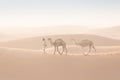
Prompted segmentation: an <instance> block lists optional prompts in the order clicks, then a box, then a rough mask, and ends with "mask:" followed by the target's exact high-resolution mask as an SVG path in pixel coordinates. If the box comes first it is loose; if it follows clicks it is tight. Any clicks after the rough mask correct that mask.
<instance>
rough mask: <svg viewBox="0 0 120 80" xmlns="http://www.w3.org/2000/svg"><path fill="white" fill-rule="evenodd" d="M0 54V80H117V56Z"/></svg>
mask: <svg viewBox="0 0 120 80" xmlns="http://www.w3.org/2000/svg"><path fill="white" fill-rule="evenodd" d="M0 51H3V52H0V53H1V55H0V80H120V76H119V74H120V63H119V61H120V55H102V56H99V55H96V56H93V55H92V56H83V55H81V56H80V55H75V56H73V55H68V56H65V55H62V56H60V55H48V54H47V55H42V52H40V51H30V50H21V49H15V48H14V49H13V48H5V47H4V48H0ZM4 51H6V52H4ZM38 52H40V53H38Z"/></svg>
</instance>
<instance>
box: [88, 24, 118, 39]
mask: <svg viewBox="0 0 120 80" xmlns="http://www.w3.org/2000/svg"><path fill="white" fill-rule="evenodd" d="M88 33H92V34H96V35H101V36H105V37H110V38H113V39H120V35H119V34H120V26H115V27H109V28H101V29H93V30H91V31H89V32H88Z"/></svg>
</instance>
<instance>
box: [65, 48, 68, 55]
mask: <svg viewBox="0 0 120 80" xmlns="http://www.w3.org/2000/svg"><path fill="white" fill-rule="evenodd" d="M65 52H66V55H67V52H68V50H67V48H66V47H65Z"/></svg>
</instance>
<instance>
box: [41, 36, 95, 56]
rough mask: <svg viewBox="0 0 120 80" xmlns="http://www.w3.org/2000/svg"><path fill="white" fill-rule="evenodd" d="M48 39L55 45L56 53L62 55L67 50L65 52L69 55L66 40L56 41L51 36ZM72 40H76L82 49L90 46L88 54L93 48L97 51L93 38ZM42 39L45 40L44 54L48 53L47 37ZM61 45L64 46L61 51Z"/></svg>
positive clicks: (76, 43)
mask: <svg viewBox="0 0 120 80" xmlns="http://www.w3.org/2000/svg"><path fill="white" fill-rule="evenodd" d="M47 40H48V41H49V42H50V44H51V45H52V46H53V47H54V53H53V54H54V55H55V54H56V52H57V53H59V54H60V55H62V54H63V53H64V52H65V54H66V55H67V47H66V42H65V41H64V40H62V39H56V40H55V41H53V40H52V39H51V38H48V39H47ZM71 40H72V41H74V43H75V45H77V46H80V47H81V49H84V48H85V47H88V52H87V55H88V54H89V53H90V52H91V50H92V49H93V50H94V51H95V52H96V48H95V46H94V42H93V41H91V40H88V39H85V40H82V41H80V42H77V41H76V40H75V39H71ZM42 41H43V52H44V54H46V48H47V43H46V39H45V38H43V39H42ZM59 47H62V51H60V49H59ZM83 54H84V52H83Z"/></svg>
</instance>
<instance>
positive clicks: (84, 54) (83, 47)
mask: <svg viewBox="0 0 120 80" xmlns="http://www.w3.org/2000/svg"><path fill="white" fill-rule="evenodd" d="M83 49H84V47H81V51H82V53H83V54H84V55H85V53H84V51H83Z"/></svg>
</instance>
